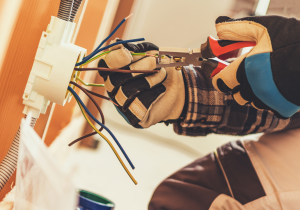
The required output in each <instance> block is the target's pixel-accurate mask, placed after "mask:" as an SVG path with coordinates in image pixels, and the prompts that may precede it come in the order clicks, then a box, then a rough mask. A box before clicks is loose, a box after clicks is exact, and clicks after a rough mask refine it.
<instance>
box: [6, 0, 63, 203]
mask: <svg viewBox="0 0 300 210" xmlns="http://www.w3.org/2000/svg"><path fill="white" fill-rule="evenodd" d="M59 2H60V0H43V1H40V0H23V2H22V5H21V7H20V10H19V14H18V18H17V20H16V25H15V27H14V30H13V33H12V36H11V41H10V42H9V44H8V49H7V52H6V55H5V58H4V62H3V64H2V67H1V69H0V90H1V91H0V98H1V100H0V145H1V146H0V162H2V160H3V158H4V156H5V155H6V153H7V151H8V149H9V148H10V145H11V143H12V141H13V138H14V136H15V134H16V132H17V130H18V127H19V124H20V122H21V119H22V118H23V117H24V114H23V113H22V111H23V109H24V105H23V104H22V96H23V92H24V88H25V86H26V83H27V79H28V76H29V73H30V71H31V67H32V64H33V61H34V57H35V53H36V50H37V47H38V44H39V40H40V37H41V34H42V31H44V30H45V29H46V27H47V25H48V23H49V22H50V17H51V15H57V11H58V7H59ZM0 27H1V26H0ZM1 47H2V46H1ZM50 109H51V106H50V107H49V108H48V111H47V113H46V114H45V115H42V116H41V117H40V118H39V119H38V121H37V124H36V126H35V130H36V131H37V133H38V134H39V135H40V136H42V135H43V132H44V129H45V126H46V123H47V120H48V116H49V112H50ZM13 182H14V177H12V178H11V179H10V180H9V182H8V183H7V184H6V185H5V187H4V188H3V189H2V190H1V192H0V200H2V198H3V196H4V195H5V194H6V193H7V192H8V191H9V190H10V189H11V184H12V183H13Z"/></svg>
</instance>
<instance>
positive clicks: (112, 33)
mask: <svg viewBox="0 0 300 210" xmlns="http://www.w3.org/2000/svg"><path fill="white" fill-rule="evenodd" d="M131 15H132V14H131ZM131 15H129V16H128V17H125V18H124V19H123V20H122V21H121V22H120V23H119V24H118V25H117V27H116V28H115V29H114V30H113V31H112V32H111V33H110V34H109V35H108V37H106V38H105V39H104V40H103V41H102V42H101V43H100V44H99V46H98V47H97V48H96V49H95V50H94V51H93V52H92V53H91V54H89V55H87V56H86V57H84V58H83V59H82V61H81V62H79V63H77V64H76V66H81V65H84V64H86V63H87V62H88V61H89V60H90V59H92V58H93V56H95V55H96V54H98V53H99V52H101V51H103V50H106V49H108V48H110V47H113V46H115V45H117V44H124V43H128V42H138V41H144V40H145V39H144V38H138V39H130V40H124V41H120V42H116V43H113V44H110V45H107V46H105V47H103V48H101V47H102V45H103V44H104V43H105V42H106V41H107V40H108V39H110V38H111V37H112V36H113V35H114V34H115V33H116V31H117V30H118V29H119V28H120V27H121V25H123V23H124V22H125V21H126V20H128V18H130V16H131Z"/></svg>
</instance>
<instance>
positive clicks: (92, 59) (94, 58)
mask: <svg viewBox="0 0 300 210" xmlns="http://www.w3.org/2000/svg"><path fill="white" fill-rule="evenodd" d="M110 52H111V51H105V52H103V53H101V54H99V55H97V56H95V57H93V58H91V59H90V60H88V61H87V62H85V63H84V64H82V65H80V66H84V65H87V64H89V63H90V62H92V61H94V60H96V59H97V58H99V57H101V56H102V55H105V54H107V53H110Z"/></svg>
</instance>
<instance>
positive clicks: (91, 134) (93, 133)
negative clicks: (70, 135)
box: [68, 132, 97, 147]
mask: <svg viewBox="0 0 300 210" xmlns="http://www.w3.org/2000/svg"><path fill="white" fill-rule="evenodd" d="M95 134H97V132H92V133H89V134H87V135H84V136H81V137H80V138H78V139H76V140H74V141H72V142H71V143H70V144H68V146H69V147H70V146H72V145H73V144H75V143H77V142H79V141H81V140H82V139H85V138H87V137H90V136H93V135H95Z"/></svg>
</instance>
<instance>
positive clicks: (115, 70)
mask: <svg viewBox="0 0 300 210" xmlns="http://www.w3.org/2000/svg"><path fill="white" fill-rule="evenodd" d="M74 70H75V71H109V72H118V73H157V72H158V71H159V70H124V69H110V68H74Z"/></svg>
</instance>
